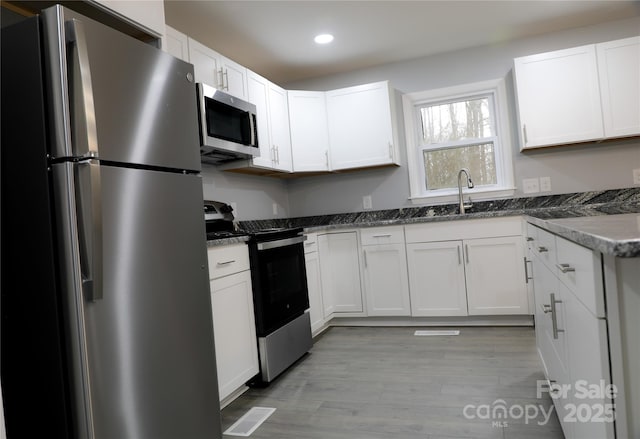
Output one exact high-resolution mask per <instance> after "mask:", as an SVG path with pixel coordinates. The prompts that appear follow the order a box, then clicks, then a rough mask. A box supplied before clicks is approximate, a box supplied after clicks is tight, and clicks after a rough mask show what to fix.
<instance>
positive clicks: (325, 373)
mask: <svg viewBox="0 0 640 439" xmlns="http://www.w3.org/2000/svg"><path fill="white" fill-rule="evenodd" d="M415 329H416V328H361V327H358V328H355V327H348V328H337V327H336V328H331V329H329V330H328V331H327V332H326V333H325V334H324V335H323V336H321V337H320V338H319V339H317V340H316V343H315V345H314V346H313V349H312V350H311V352H310V353H309V354H308V355H306V356H305V357H304V358H303V359H302V360H301V361H299V362H298V363H296V364H295V365H294V366H292V367H291V368H290V369H289V370H288V371H286V372H285V373H284V374H283V375H281V376H280V377H278V379H276V380H275V381H274V382H273V383H271V385H270V386H269V387H267V388H264V389H250V390H249V391H247V392H246V393H245V394H244V395H242V396H241V397H240V398H238V399H237V400H235V401H234V402H233V403H231V404H230V405H228V406H227V407H225V408H224V409H223V411H222V425H223V431H224V430H226V429H227V428H228V427H229V426H230V425H231V424H232V423H234V422H235V421H236V420H237V419H238V418H239V417H240V416H242V415H243V414H244V413H245V412H246V411H247V410H248V409H250V408H251V407H254V406H261V407H275V408H276V411H275V413H273V414H272V415H271V417H270V418H269V419H267V421H266V422H265V423H264V424H262V426H260V427H259V428H258V429H257V430H256V431H255V432H254V433H253V434H252V435H251V437H252V438H255V439H262V438H273V439H276V438H277V439H289V438H292V439H293V438H296V439H301V438H309V439H335V438H349V439H379V438H393V439H405V438H406V439H414V438H420V439H437V438H438V439H445V438H446V439H455V438H474V439H479V438H499V439H507V438H509V439H510V438H518V439H528V438H545V439H546V438H563V435H562V432H561V428H560V424H559V423H558V419H557V417H556V414H555V411H553V413H552V416H551V418H550V420H549V422H548V423H547V424H546V425H542V426H540V425H538V424H537V421H540V422H542V420H543V416H542V415H540V416H539V417H538V418H536V419H534V420H530V421H529V422H528V423H526V422H525V420H524V418H521V419H513V418H511V419H507V420H506V423H507V425H506V426H505V425H498V426H496V425H492V419H478V418H476V419H467V417H465V416H464V408H465V406H467V405H469V404H472V405H474V407H472V408H468V409H467V413H468V414H471V415H475V414H477V413H478V412H477V411H476V408H477V407H478V406H481V405H489V406H490V407H494V406H495V404H494V402H495V401H496V400H499V399H502V400H504V405H506V407H507V408H508V409H509V408H511V407H513V406H514V405H519V406H522V407H523V408H526V406H527V405H536V406H539V405H542V406H543V407H544V409H545V411H547V412H548V410H549V407H550V406H551V400H550V398H549V397H548V396H547V395H546V394H545V395H544V398H543V399H537V398H536V380H542V379H543V373H542V366H541V364H540V362H539V360H538V356H537V353H536V349H535V336H534V330H533V329H532V328H522V327H501V328H476V327H461V328H459V329H460V331H461V332H460V335H459V336H438V337H416V336H414V335H413V333H414V331H415ZM429 329H434V328H429ZM496 404H499V403H496ZM530 410H532V409H530ZM513 413H514V417H517V416H518V414H519V412H518V409H517V408H516V409H514V411H513ZM504 421H505V420H503V422H504ZM225 437H227V436H225ZM229 437H231V436H229Z"/></svg>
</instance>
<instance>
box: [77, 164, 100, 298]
mask: <svg viewBox="0 0 640 439" xmlns="http://www.w3.org/2000/svg"><path fill="white" fill-rule="evenodd" d="M75 169H76V172H75V173H76V177H75V180H76V182H75V187H76V199H77V203H78V229H79V231H80V233H79V235H80V264H81V270H82V289H83V291H84V296H85V298H86V300H89V301H92V302H95V301H96V300H100V299H102V292H103V276H102V274H103V265H102V190H101V178H100V164H99V163H98V162H97V161H96V160H87V161H83V162H79V163H78V164H77V165H76V168H75Z"/></svg>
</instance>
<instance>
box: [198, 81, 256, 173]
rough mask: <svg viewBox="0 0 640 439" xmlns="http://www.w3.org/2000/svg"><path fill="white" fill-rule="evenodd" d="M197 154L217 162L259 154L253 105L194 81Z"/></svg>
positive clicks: (206, 159)
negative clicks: (197, 139) (196, 102)
mask: <svg viewBox="0 0 640 439" xmlns="http://www.w3.org/2000/svg"><path fill="white" fill-rule="evenodd" d="M196 87H197V90H198V113H199V119H200V157H201V161H202V162H204V163H212V164H219V163H224V162H228V161H232V160H238V159H248V158H251V157H256V156H259V155H260V149H259V147H258V127H257V123H258V121H257V120H256V106H255V105H253V104H252V103H250V102H246V101H244V100H242V99H238V98H236V97H235V96H231V95H230V94H228V93H225V92H222V91H220V90H218V89H216V88H214V87H211V86H209V85H206V84H202V83H198V84H196Z"/></svg>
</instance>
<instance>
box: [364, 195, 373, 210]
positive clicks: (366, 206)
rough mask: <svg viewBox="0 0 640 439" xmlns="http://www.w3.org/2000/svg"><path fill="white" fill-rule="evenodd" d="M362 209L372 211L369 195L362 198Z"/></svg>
mask: <svg viewBox="0 0 640 439" xmlns="http://www.w3.org/2000/svg"><path fill="white" fill-rule="evenodd" d="M362 208H363V209H367V210H370V209H373V201H372V200H371V195H365V196H364V197H362Z"/></svg>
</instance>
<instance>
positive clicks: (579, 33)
mask: <svg viewBox="0 0 640 439" xmlns="http://www.w3.org/2000/svg"><path fill="white" fill-rule="evenodd" d="M638 34H640V17H634V18H630V19H625V20H620V21H615V22H609V23H602V24H599V25H596V26H589V27H583V28H577V29H572V30H568V31H563V32H557V33H552V34H545V35H542V36H538V37H535V38H528V39H523V40H517V41H512V42H503V43H501V44H495V45H490V46H482V47H478V48H474V49H465V50H460V51H456V52H449V53H444V54H440V55H434V56H429V57H425V58H420V59H416V60H411V61H407V62H401V63H394V64H388V65H383V66H379V67H375V68H369V69H365V70H360V71H355V72H349V73H345V74H338V75H333V76H330V77H324V78H316V79H312V80H305V81H300V82H296V83H290V84H285V86H284V87H285V88H287V89H302V90H305V89H306V90H330V89H334V88H340V87H346V86H351V85H356V84H364V83H368V82H374V81H381V80H390V81H391V84H392V86H393V87H395V88H396V90H397V91H398V93H399V94H402V93H410V92H415V91H421V90H429V89H435V88H441V87H448V86H453V85H459V84H465V83H471V82H477V81H483V80H489V79H495V78H503V77H504V78H507V84H508V85H509V87H508V88H509V93H510V94H511V96H510V106H511V108H510V113H511V115H512V133H513V134H512V137H513V139H514V144H513V145H512V148H513V161H514V172H515V179H516V184H517V186H519V188H518V190H517V193H516V196H522V195H523V193H522V191H521V188H520V186H521V182H522V179H524V178H531V177H551V186H552V191H551V192H550V193H549V192H547V193H545V194H556V193H570V192H581V191H591V190H603V189H617V188H624V187H631V186H633V180H632V170H633V169H634V168H640V139H638V138H635V139H627V140H617V141H608V142H605V143H601V144H589V145H579V146H563V147H560V148H551V149H543V150H538V151H527V152H525V153H521V152H520V151H519V146H518V144H517V140H516V139H517V136H516V134H515V129H516V123H515V120H516V119H515V104H514V101H513V77H512V72H511V69H512V67H513V58H515V57H519V56H524V55H530V54H534V53H540V52H546V51H551V50H557V49H563V48H568V47H573V46H579V45H583V44H591V43H597V42H603V41H609V40H615V39H620V38H626V37H629V36H633V35H638ZM399 109H401V106H400V107H399ZM400 113H401V112H400ZM398 122H399V128H400V130H401V131H402V132H401V134H404V127H403V124H402V115H401V114H400V116H399V120H398ZM403 145H404V142H403ZM401 148H402V149H404V146H402V147H401ZM408 181H409V177H408V173H407V169H406V158H403V166H402V167H400V168H391V169H378V170H370V171H362V172H354V173H349V174H332V175H325V176H317V177H306V178H299V179H295V180H289V181H288V182H287V186H288V193H289V204H290V216H292V217H295V216H307V215H319V214H325V213H340V212H349V211H354V210H356V211H359V210H362V196H364V195H372V199H373V208H374V209H390V208H398V207H402V206H410V205H411V203H410V202H409V201H408V196H409V182H408Z"/></svg>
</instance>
